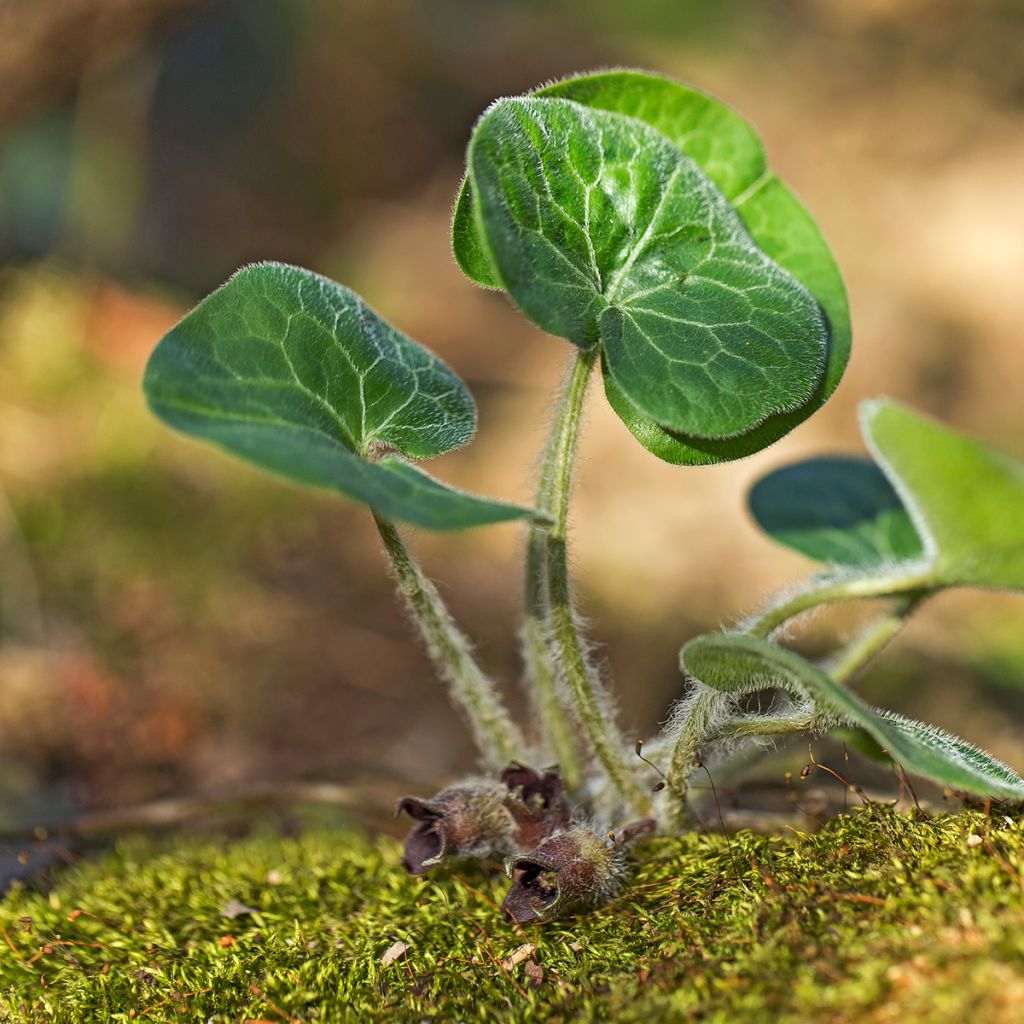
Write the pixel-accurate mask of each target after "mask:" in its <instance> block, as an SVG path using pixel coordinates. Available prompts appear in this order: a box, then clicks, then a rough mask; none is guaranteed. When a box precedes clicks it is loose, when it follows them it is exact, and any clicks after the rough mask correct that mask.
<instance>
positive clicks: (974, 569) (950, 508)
mask: <svg viewBox="0 0 1024 1024" xmlns="http://www.w3.org/2000/svg"><path fill="white" fill-rule="evenodd" d="M861 426H862V430H863V433H864V439H865V441H866V442H867V444H868V447H869V448H870V449H871V453H872V455H873V456H874V458H875V460H876V462H878V464H879V465H880V466H881V467H882V469H883V470H884V471H885V473H886V475H887V476H888V477H889V479H890V481H891V482H892V484H893V486H894V487H895V489H896V490H897V491H898V493H899V495H900V497H901V499H902V501H903V504H904V505H905V506H906V508H907V511H908V512H909V513H910V516H911V518H912V519H913V521H914V523H915V525H916V527H917V531H918V533H919V534H920V536H921V538H922V540H923V541H924V545H925V551H926V557H927V559H928V560H929V563H930V576H931V580H932V582H933V584H934V585H936V586H952V585H961V586H977V587H993V588H998V589H1007V590H1024V464H1021V463H1020V462H1017V461H1015V460H1013V459H1011V458H1009V457H1008V456H1006V455H1003V454H1002V453H1001V452H998V451H996V450H994V449H993V448H990V447H989V446H987V445H985V444H982V443H981V442H980V441H976V440H974V439H973V438H970V437H967V436H966V435H964V434H961V433H959V432H957V431H955V430H951V429H950V428H949V427H946V426H943V425H942V424H940V423H937V422H936V421H935V420H932V419H930V418H929V417H927V416H922V415H921V414H920V413H917V412H914V411H913V410H911V409H908V408H907V407H906V406H904V405H901V404H899V403H898V402H894V401H892V400H891V399H880V400H876V401H871V402H865V403H864V404H863V405H862V407H861Z"/></svg>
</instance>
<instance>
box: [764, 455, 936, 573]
mask: <svg viewBox="0 0 1024 1024" xmlns="http://www.w3.org/2000/svg"><path fill="white" fill-rule="evenodd" d="M749 504H750V511H751V513H752V514H753V516H754V519H755V520H756V521H757V523H758V525H759V526H760V527H761V529H763V530H764V531H765V532H766V533H767V534H769V535H770V536H771V537H772V538H773V539H774V540H776V541H778V542H779V543H780V544H784V545H786V546H787V547H789V548H792V549H793V550H795V551H799V552H800V553H801V554H804V555H807V557H808V558H813V559H815V560H817V561H820V562H827V563H829V564H831V565H849V566H858V567H864V568H868V567H872V566H878V565H881V564H884V563H894V562H905V561H910V560H916V559H919V558H920V557H921V555H922V554H923V552H924V548H923V546H922V544H921V538H920V537H919V536H918V535H917V531H916V530H915V529H914V524H913V522H912V521H911V518H910V516H909V515H908V514H907V510H906V509H905V508H904V506H903V502H902V501H900V497H899V495H898V494H897V493H896V491H895V490H894V489H893V487H892V484H890V483H889V481H888V479H887V478H886V476H885V474H884V473H883V472H882V471H881V470H880V469H879V468H878V467H877V466H876V465H875V464H874V463H873V462H871V461H870V460H868V459H861V458H854V457H845V458H836V457H833V458H817V459H808V460H807V461H805V462H799V463H796V464H794V465H791V466H785V467H783V468H782V469H779V470H776V471H775V472H774V473H770V474H769V475H768V476H766V477H764V478H762V479H761V480H759V481H758V482H757V484H756V485H755V486H754V487H753V489H752V490H751V492H750V496H749Z"/></svg>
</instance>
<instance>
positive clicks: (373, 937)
mask: <svg viewBox="0 0 1024 1024" xmlns="http://www.w3.org/2000/svg"><path fill="white" fill-rule="evenodd" d="M398 855H399V850H398V846H397V844H396V843H394V842H393V841H390V840H380V841H369V840H366V839H363V838H360V837H358V836H354V835H352V834H349V833H344V832H329V831H328V832H323V831H321V832H311V833H309V834H306V835H303V836H302V837H300V838H296V839H292V838H287V839H282V838H280V837H278V836H269V835H264V836H257V837H253V838H247V839H244V840H238V841H230V842H229V841H224V840H216V839H200V840H197V839H194V838H192V839H179V840H176V841H173V842H171V843H169V844H168V843H166V842H165V843H155V842H152V841H142V840H136V841H131V842H126V843H124V844H122V845H121V846H120V847H119V848H118V849H117V850H116V851H114V852H113V853H110V854H108V855H107V856H105V857H104V858H102V859H101V860H99V861H98V862H94V863H84V864H81V865H79V866H77V867H73V868H69V869H66V870H64V871H63V872H62V873H61V874H60V875H59V876H58V879H57V882H56V885H55V887H54V888H52V889H51V890H50V891H48V892H45V893H36V892H31V891H28V890H24V889H23V890H16V891H15V892H14V893H13V894H12V895H11V896H10V897H9V898H8V900H7V901H6V903H5V904H4V905H3V908H2V916H0V924H2V926H3V935H2V937H0V941H2V944H3V945H2V955H0V992H2V996H0V1007H2V1010H0V1019H5V1020H10V1021H55V1022H57V1024H62V1022H72V1021H74V1022H89V1024H92V1022H96V1024H100V1022H104V1021H130V1020H136V1021H137V1020H143V1021H147V1022H155V1021H210V1022H241V1021H277V1022H280V1021H292V1020H295V1021H320V1022H323V1021H373V1020H385V1019H386V1020H395V1021H403V1020H408V1021H467V1022H469V1021H495V1020H497V1021H501V1020H515V1021H519V1020H528V1021H568V1020H599V1021H604V1020H615V1021H643V1022H645V1024H650V1022H654V1021H661V1020H670V1021H674V1020H702V1021H722V1022H725V1021H729V1022H738V1021H758V1022H761V1021H778V1022H795V1021H814V1022H816V1024H827V1022H833V1021H834V1022H839V1021H851V1022H852V1021H857V1022H889V1021H893V1022H904V1024H912V1022H918V1021H920V1022H925V1021H928V1022H958V1021H968V1020H971V1021H983V1022H984V1024H1002V1022H1004V1021H1005V1022H1017V1021H1020V1020H1022V1019H1024V888H1022V875H1021V872H1022V871H1024V821H1022V820H1021V819H1020V818H1019V817H1006V816H1003V815H1001V814H995V813H992V814H989V815H985V814H982V813H981V812H978V811H962V812H960V813H957V814H949V815H942V816H938V817H934V818H925V817H923V816H922V815H917V814H915V815H905V814H898V813H896V812H894V811H892V810H888V809H885V808H880V807H877V806H876V807H869V808H866V809H863V810H860V811H857V812H855V813H852V814H850V815H848V816H844V817H841V818H838V819H836V820H834V821H832V822H831V823H830V824H828V825H827V826H826V827H825V828H824V829H823V830H822V831H821V832H819V833H817V834H814V835H801V834H796V833H793V834H789V835H786V836H783V837H774V838H772V837H765V836H756V835H751V834H743V835H740V836H738V837H734V838H732V839H729V840H727V839H725V838H724V837H721V836H708V835H702V836H698V835H690V836H686V837H684V838H682V839H680V840H659V841H656V842H654V843H652V844H651V845H649V846H648V847H646V848H644V849H643V850H640V851H637V854H636V856H635V860H636V865H635V870H634V874H633V877H632V879H631V882H630V884H629V886H628V887H627V888H626V889H624V891H623V892H622V894H621V895H620V897H619V898H618V899H617V900H615V902H614V903H612V904H611V905H610V906H608V907H607V908H605V909H604V910H602V911H600V912H598V913H595V914H592V915H591V916H589V917H586V918H578V919H572V920H567V921H564V922H559V923H555V924H549V925H544V926H531V927H528V928H526V929H525V930H524V929H520V928H517V927H515V926H513V925H512V924H510V923H507V922H505V921H503V920H502V919H501V918H500V917H499V916H498V914H497V913H496V904H497V903H498V902H499V901H500V898H501V894H502V891H503V889H504V879H503V876H501V875H500V874H499V873H497V872H494V873H489V872H488V871H486V870H484V869H482V868H474V869H470V870H469V871H468V872H466V873H464V874H461V875H456V874H454V873H452V872H449V871H443V872H440V873H438V874H437V875H435V876H433V877H430V878H428V879H427V880H426V881H420V880H416V879H412V878H409V877H408V876H406V875H405V874H403V873H402V871H401V869H400V868H399V866H398ZM230 901H237V904H241V905H242V906H241V907H240V906H238V905H237V904H232V903H231V902H230ZM245 908H248V909H245ZM225 911H228V912H229V913H232V912H234V913H235V914H236V916H233V917H231V916H226V914H225ZM239 911H240V912H239ZM396 942H401V943H405V944H406V946H407V949H406V950H405V952H404V954H402V955H398V956H397V957H396V958H394V959H393V960H392V962H390V963H388V964H382V962H381V961H382V958H383V957H384V954H385V953H386V952H387V951H388V950H389V948H391V947H393V945H394V944H395V943H396ZM527 944H529V945H530V946H533V947H535V948H534V949H521V947H523V946H525V945H527ZM517 950H518V951H519V952H518V954H517V952H516V951H517ZM3 1014H6V1016H2V1015H3Z"/></svg>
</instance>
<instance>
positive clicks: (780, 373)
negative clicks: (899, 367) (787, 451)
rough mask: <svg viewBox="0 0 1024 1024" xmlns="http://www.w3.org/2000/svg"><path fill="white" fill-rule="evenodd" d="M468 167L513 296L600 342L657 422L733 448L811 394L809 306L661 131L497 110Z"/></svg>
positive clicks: (819, 348)
mask: <svg viewBox="0 0 1024 1024" xmlns="http://www.w3.org/2000/svg"><path fill="white" fill-rule="evenodd" d="M469 167H470V180H471V181H472V183H473V189H474V196H475V202H476V215H477V222H478V225H479V227H480V230H481V234H482V236H483V237H484V238H485V240H486V245H487V247H488V250H489V252H490V254H491V257H492V261H493V264H494V266H495V268H496V269H497V271H498V274H499V276H500V279H501V281H502V283H503V285H504V287H505V289H506V290H507V292H508V293H509V295H510V297H511V298H512V299H513V300H514V301H515V302H516V304H517V305H518V306H519V307H520V308H521V309H522V310H523V312H525V313H526V315H527V316H529V317H530V318H531V319H532V320H533V321H534V322H535V323H537V324H538V326H540V327H542V328H543V329H544V330H547V331H550V332H551V333H553V334H557V335H560V336H561V337H564V338H567V339H569V340H570V341H572V342H573V343H574V344H576V345H578V346H580V347H583V348H586V347H589V346H591V345H594V344H596V343H597V342H598V341H600V342H601V344H602V348H603V356H604V363H605V366H606V368H607V370H608V373H609V374H610V376H611V377H612V378H613V379H614V381H615V383H616V385H617V386H618V388H619V389H620V390H621V391H622V392H623V393H624V394H625V395H626V396H627V398H628V400H629V401H630V402H631V403H632V404H633V405H634V406H636V407H637V408H638V409H640V410H642V411H643V412H644V413H645V414H646V415H648V416H650V417H652V418H653V419H655V420H656V421H657V422H658V423H662V424H665V425H668V426H670V427H672V428H673V429H678V430H683V431H685V432H687V433H688V434H693V435H696V436H700V437H705V438H716V439H722V438H727V437H730V436H734V435H737V434H740V433H743V432H745V431H748V430H750V429H751V428H752V427H754V426H756V425H758V424H760V423H763V422H764V421H765V420H766V419H767V418H768V417H771V416H774V415H777V414H779V413H785V412H790V411H792V410H794V409H797V408H799V407H800V406H802V405H803V404H804V403H805V402H806V401H807V400H808V399H809V398H810V396H811V395H812V394H813V393H814V391H815V389H816V388H817V387H818V385H819V382H820V380H821V378H822V374H823V371H824V364H825V356H826V350H827V346H828V327H827V322H826V320H825V317H824V316H823V315H822V313H821V310H820V308H819V306H818V304H817V303H816V301H815V300H814V299H813V298H812V297H811V296H810V294H809V293H808V292H807V291H806V289H804V288H803V286H802V285H800V284H799V283H798V282H797V281H796V280H795V279H794V278H793V277H791V276H790V275H789V274H788V273H786V272H785V271H783V270H782V269H781V268H780V267H778V265H777V264H775V263H773V262H772V261H771V260H770V259H768V258H767V257H766V256H765V255H764V253H763V252H761V250H760V249H758V248H757V247H756V246H755V245H754V244H753V243H752V241H751V239H750V236H749V234H748V232H747V231H746V229H745V228H744V226H743V224H742V221H740V219H739V217H737V215H736V214H735V212H734V211H733V210H732V208H731V207H730V206H729V204H728V203H727V202H726V201H725V200H724V198H723V197H722V195H721V193H720V192H719V191H718V190H717V189H716V188H715V187H714V186H713V185H712V184H711V183H710V182H709V181H708V179H707V178H706V177H705V176H704V175H703V174H702V173H701V172H700V170H699V169H698V168H697V166H696V164H695V163H694V162H693V161H692V160H690V159H689V158H687V157H685V156H683V155H682V153H680V151H679V150H678V148H677V147H675V146H673V145H672V144H671V143H670V142H669V141H668V140H667V139H666V138H665V137H664V136H663V135H661V134H660V133H659V132H657V131H655V130H654V129H652V128H650V127H649V126H647V125H645V124H643V123H642V122H639V121H636V120H635V119H631V118H626V117H623V116H621V115H617V114H612V113H607V112H605V111H600V110H592V109H589V108H586V107H583V106H581V105H579V104H576V103H573V102H570V101H566V100H559V99H530V98H527V99H513V100H501V101H499V102H498V103H496V104H495V105H494V106H492V108H491V109H490V111H489V112H488V113H487V114H486V115H485V116H484V118H483V119H482V120H481V122H480V123H479V124H478V125H477V128H476V130H475V132H474V135H473V140H472V142H471V144H470V150H469Z"/></svg>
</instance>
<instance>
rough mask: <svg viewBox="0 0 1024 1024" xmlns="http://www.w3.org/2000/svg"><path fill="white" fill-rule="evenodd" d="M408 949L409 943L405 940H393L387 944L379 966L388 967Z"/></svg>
mask: <svg viewBox="0 0 1024 1024" xmlns="http://www.w3.org/2000/svg"><path fill="white" fill-rule="evenodd" d="M408 951H409V945H408V943H406V942H394V943H392V944H391V945H390V946H388V948H387V950H386V951H385V953H384V955H383V956H382V957H381V958H380V965H381V967H389V966H390V965H391V964H393V963H394V962H395V961H396V960H400V959H401V958H402V957H403V956H405V954H406V953H407V952H408Z"/></svg>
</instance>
